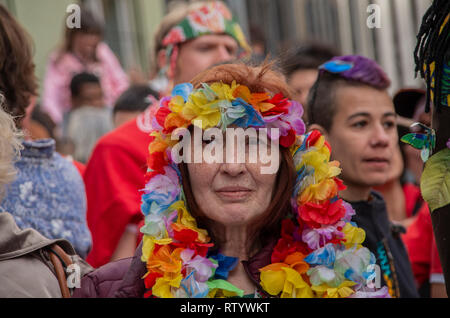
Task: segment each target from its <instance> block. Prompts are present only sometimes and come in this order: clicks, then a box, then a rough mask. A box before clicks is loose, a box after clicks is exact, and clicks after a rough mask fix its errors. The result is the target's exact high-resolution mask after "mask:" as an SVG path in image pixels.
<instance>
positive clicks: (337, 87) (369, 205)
mask: <svg viewBox="0 0 450 318" xmlns="http://www.w3.org/2000/svg"><path fill="white" fill-rule="evenodd" d="M389 86H390V80H389V79H388V77H387V75H386V74H385V73H384V71H383V70H382V69H381V68H380V66H379V65H378V64H377V63H375V61H373V60H370V59H368V58H365V57H362V56H358V55H350V56H339V57H335V58H333V59H331V60H330V61H328V62H326V63H325V64H323V65H322V66H320V68H319V77H318V79H317V81H316V83H315V84H314V86H313V88H312V89H311V91H310V94H309V97H308V115H309V117H308V118H309V121H310V122H309V123H310V127H309V129H311V130H312V129H316V130H319V131H321V132H322V133H323V135H324V136H325V137H326V139H327V141H328V142H329V143H330V145H331V147H332V148H333V150H334V151H333V153H332V157H333V158H334V159H335V160H338V161H339V162H340V163H341V167H342V179H343V181H344V184H345V185H346V186H347V189H346V190H344V191H342V192H341V195H342V198H343V199H344V200H346V201H347V202H349V203H350V204H351V205H352V207H353V208H354V209H355V211H356V215H355V216H353V218H352V221H354V222H356V224H357V225H358V226H360V227H361V228H362V229H364V230H365V232H366V240H365V242H364V243H363V245H364V246H365V247H367V248H368V249H369V250H370V251H371V252H372V253H374V254H375V255H376V257H377V265H379V269H380V271H379V274H380V276H381V277H380V278H381V280H382V282H384V283H386V284H387V286H388V287H389V293H390V295H391V296H392V297H408V298H410V297H418V292H417V289H416V286H415V283H414V276H413V273H412V269H411V265H410V262H409V259H408V254H407V251H406V249H405V247H404V245H403V242H402V240H401V238H400V232H398V230H397V228H396V227H393V225H392V224H390V222H389V219H388V215H387V212H386V205H385V202H384V200H383V198H382V196H381V195H379V194H378V193H376V192H374V191H372V187H374V186H377V185H382V184H384V183H385V182H386V181H387V178H388V177H389V173H388V172H389V169H390V165H391V162H393V153H394V146H395V145H396V143H397V140H398V136H397V129H396V114H395V110H394V105H393V102H392V99H391V98H390V96H389V94H388V92H387V88H388V87H389Z"/></svg>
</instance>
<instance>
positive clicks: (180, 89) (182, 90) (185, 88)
mask: <svg viewBox="0 0 450 318" xmlns="http://www.w3.org/2000/svg"><path fill="white" fill-rule="evenodd" d="M193 89H194V87H193V86H192V84H191V83H183V84H178V85H177V86H175V87H174V88H173V90H172V97H174V96H181V97H183V99H184V102H187V100H188V97H189V95H190V94H191V93H192V90H193Z"/></svg>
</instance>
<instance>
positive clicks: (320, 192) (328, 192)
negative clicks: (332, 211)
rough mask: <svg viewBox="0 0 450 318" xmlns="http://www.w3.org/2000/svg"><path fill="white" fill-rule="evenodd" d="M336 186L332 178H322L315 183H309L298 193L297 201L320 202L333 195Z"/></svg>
mask: <svg viewBox="0 0 450 318" xmlns="http://www.w3.org/2000/svg"><path fill="white" fill-rule="evenodd" d="M337 193H338V186H337V184H336V182H335V181H334V180H333V179H324V180H322V181H320V182H319V183H317V184H311V185H310V186H308V187H307V188H306V189H305V190H304V191H303V192H302V194H301V195H300V197H299V199H298V203H299V204H300V205H303V204H305V203H307V202H312V203H320V202H323V201H325V200H328V199H331V198H333V197H335V196H336V195H337Z"/></svg>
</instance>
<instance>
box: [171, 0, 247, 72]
mask: <svg viewBox="0 0 450 318" xmlns="http://www.w3.org/2000/svg"><path fill="white" fill-rule="evenodd" d="M222 33H223V34H227V35H229V36H231V37H233V38H234V39H235V40H236V42H237V43H238V44H239V46H240V47H241V48H242V49H243V50H244V51H245V54H249V53H250V52H251V48H250V46H249V44H248V43H247V40H246V39H245V35H244V33H243V31H242V29H241V27H240V25H239V24H238V23H237V21H236V20H235V19H234V18H233V16H232V14H231V12H230V10H229V9H228V8H227V7H226V6H225V5H224V4H223V3H222V2H219V1H214V2H208V3H205V4H204V5H203V6H202V7H200V8H198V9H195V10H192V11H191V12H189V14H188V15H187V17H186V18H185V19H183V20H182V21H181V22H180V23H178V24H177V25H176V26H174V27H173V28H172V29H171V30H170V31H169V32H168V33H167V35H166V36H165V37H164V39H163V41H162V45H163V46H164V47H166V48H167V50H166V55H167V58H168V61H169V62H170V65H168V67H169V68H170V70H173V68H174V65H175V63H176V59H177V55H178V47H177V44H181V43H184V42H186V41H188V40H190V39H194V38H197V37H199V36H202V35H207V34H222Z"/></svg>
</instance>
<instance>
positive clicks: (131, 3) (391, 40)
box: [0, 0, 431, 92]
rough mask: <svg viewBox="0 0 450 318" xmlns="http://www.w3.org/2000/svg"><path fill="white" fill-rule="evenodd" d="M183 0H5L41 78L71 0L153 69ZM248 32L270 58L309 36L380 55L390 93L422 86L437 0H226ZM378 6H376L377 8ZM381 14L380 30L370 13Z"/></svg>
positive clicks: (137, 61)
mask: <svg viewBox="0 0 450 318" xmlns="http://www.w3.org/2000/svg"><path fill="white" fill-rule="evenodd" d="M180 1H192V0H78V1H76V0H39V1H30V0H0V3H3V4H5V5H6V6H7V7H8V8H9V9H10V10H11V12H12V13H13V14H14V15H16V17H17V18H18V19H19V21H20V22H21V23H22V24H23V25H24V26H25V28H26V29H27V30H28V32H29V33H30V34H31V36H32V37H33V39H34V42H35V59H36V64H37V76H38V78H39V79H40V80H42V78H43V74H44V71H45V64H46V59H47V58H48V55H49V54H50V52H51V51H52V50H53V49H55V48H56V47H57V46H58V44H59V43H60V41H61V39H62V35H63V27H64V22H65V16H66V9H67V7H68V6H69V5H70V4H72V3H77V4H83V5H85V6H86V7H88V8H90V9H92V10H93V11H94V12H95V13H96V15H97V16H98V17H99V19H101V20H103V21H104V22H105V23H106V30H105V40H106V42H107V43H108V44H109V45H110V47H111V48H112V49H113V50H114V52H115V53H116V54H117V56H118V57H119V59H120V61H121V62H122V65H123V67H124V68H125V69H126V70H130V69H132V68H139V69H141V70H144V72H148V70H149V67H150V57H149V52H150V48H151V45H152V35H153V33H154V31H155V29H156V26H157V25H158V23H159V22H160V21H161V18H162V17H163V15H164V14H165V13H166V12H167V11H168V10H170V8H171V7H172V6H173V5H174V4H175V3H176V2H180ZM225 2H226V3H227V4H228V5H229V6H230V8H231V9H232V11H233V12H234V13H235V15H236V16H237V17H238V19H239V21H240V22H241V25H242V27H243V29H244V32H245V33H246V34H247V35H248V36H249V37H250V39H252V37H253V39H255V38H256V35H255V33H254V30H255V29H256V30H257V31H258V32H257V33H258V38H261V36H262V37H263V38H264V40H265V47H266V52H267V53H270V55H271V56H272V57H277V56H279V54H281V55H282V54H283V53H284V50H286V48H288V47H292V46H296V45H300V44H301V43H304V42H306V41H310V40H315V41H321V42H324V43H326V44H329V45H333V46H335V47H336V48H337V49H339V50H340V51H341V52H342V54H362V55H365V56H367V57H370V58H373V59H375V60H377V61H378V62H379V63H380V64H381V65H382V66H383V68H384V69H385V70H386V71H387V73H388V75H389V76H390V78H391V79H392V82H393V85H392V88H391V92H394V91H395V90H397V89H398V88H400V87H405V86H421V85H422V81H421V80H418V79H415V76H414V59H413V50H414V47H415V43H416V34H417V32H418V27H419V25H420V23H421V18H422V16H423V14H424V13H425V11H426V9H427V8H428V7H429V5H430V4H431V0H225ZM370 5H376V9H375V10H376V12H375V11H373V10H372V11H371V10H370V9H371V8H373V7H369V6H370ZM373 14H379V16H378V17H379V22H380V25H379V28H377V27H375V28H371V27H369V26H368V24H367V21H368V19H371V18H373Z"/></svg>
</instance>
